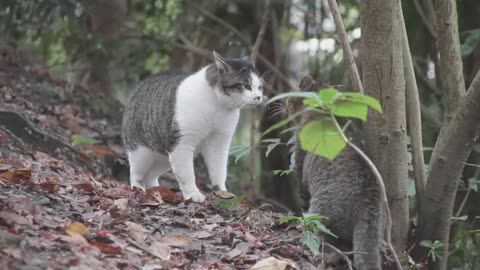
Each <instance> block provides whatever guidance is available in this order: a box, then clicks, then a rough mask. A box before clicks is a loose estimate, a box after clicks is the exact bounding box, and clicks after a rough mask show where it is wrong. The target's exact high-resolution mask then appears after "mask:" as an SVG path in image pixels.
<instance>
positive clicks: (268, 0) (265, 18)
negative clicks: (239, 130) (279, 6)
mask: <svg viewBox="0 0 480 270" xmlns="http://www.w3.org/2000/svg"><path fill="white" fill-rule="evenodd" d="M270 5H271V0H266V1H265V6H264V8H263V18H262V24H261V25H260V29H259V30H258V34H257V38H256V40H255V43H254V44H253V46H252V51H251V54H250V58H251V61H252V62H253V64H254V65H255V62H256V60H257V56H258V54H259V51H260V46H261V44H262V41H263V38H264V36H265V31H266V30H267V25H268V20H269V18H270V16H271V11H270ZM257 133H258V127H257V110H256V108H253V109H252V121H251V122H250V180H251V182H252V183H256V175H257V170H256V168H257V167H256V163H257V162H256V160H257V157H256V156H257V151H256V147H255V144H256V135H257Z"/></svg>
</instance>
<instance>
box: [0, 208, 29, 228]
mask: <svg viewBox="0 0 480 270" xmlns="http://www.w3.org/2000/svg"><path fill="white" fill-rule="evenodd" d="M0 219H3V220H4V222H6V223H7V224H10V225H15V224H17V225H28V224H30V222H29V221H28V219H26V218H25V217H23V216H20V215H17V214H15V213H13V212H10V211H2V212H0Z"/></svg>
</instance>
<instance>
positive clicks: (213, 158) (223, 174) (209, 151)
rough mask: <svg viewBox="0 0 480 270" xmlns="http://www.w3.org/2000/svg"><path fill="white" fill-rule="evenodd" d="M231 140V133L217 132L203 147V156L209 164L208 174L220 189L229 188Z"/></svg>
mask: <svg viewBox="0 0 480 270" xmlns="http://www.w3.org/2000/svg"><path fill="white" fill-rule="evenodd" d="M230 142H231V136H230V135H226V134H215V135H213V136H211V137H209V138H208V139H207V140H206V141H205V142H204V145H203V147H202V156H203V159H204V160H205V164H206V165H207V169H208V175H209V176H210V180H211V181H212V186H213V188H217V189H218V190H224V191H226V190H227V187H226V185H225V181H226V179H227V163H228V150H229V148H230Z"/></svg>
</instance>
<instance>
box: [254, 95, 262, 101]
mask: <svg viewBox="0 0 480 270" xmlns="http://www.w3.org/2000/svg"><path fill="white" fill-rule="evenodd" d="M260 99H262V96H256V97H254V98H253V100H256V101H260Z"/></svg>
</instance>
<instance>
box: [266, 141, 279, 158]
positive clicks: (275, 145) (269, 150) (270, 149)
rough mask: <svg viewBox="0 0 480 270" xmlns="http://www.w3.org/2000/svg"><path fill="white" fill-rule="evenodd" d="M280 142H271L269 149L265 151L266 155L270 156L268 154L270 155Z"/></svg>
mask: <svg viewBox="0 0 480 270" xmlns="http://www.w3.org/2000/svg"><path fill="white" fill-rule="evenodd" d="M279 145H280V143H272V144H269V145H268V146H267V151H265V156H266V157H268V155H270V152H272V150H273V149H275V147H277V146H279Z"/></svg>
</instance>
